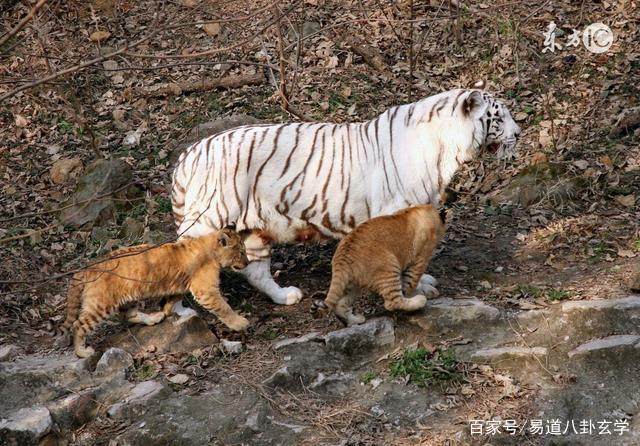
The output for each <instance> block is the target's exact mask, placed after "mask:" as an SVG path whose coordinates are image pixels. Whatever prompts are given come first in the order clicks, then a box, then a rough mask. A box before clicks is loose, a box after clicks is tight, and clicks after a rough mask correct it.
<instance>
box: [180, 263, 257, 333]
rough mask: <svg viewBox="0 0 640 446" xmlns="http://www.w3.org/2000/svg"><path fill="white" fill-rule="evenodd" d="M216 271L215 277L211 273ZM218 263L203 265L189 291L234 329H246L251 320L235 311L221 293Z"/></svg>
mask: <svg viewBox="0 0 640 446" xmlns="http://www.w3.org/2000/svg"><path fill="white" fill-rule="evenodd" d="M213 271H215V273H214V277H211V273H212V272H213ZM218 274H219V268H218V267H217V265H211V266H208V265H203V266H202V267H201V268H200V269H199V270H198V271H196V273H195V274H194V275H193V277H192V278H191V285H190V287H189V291H191V293H192V294H193V297H194V298H195V300H196V302H198V303H199V304H200V305H202V307H203V308H205V309H206V310H208V311H209V312H211V313H213V314H215V315H216V316H217V317H218V319H220V321H222V322H223V323H224V324H225V325H226V326H227V327H229V328H230V329H232V330H234V331H242V330H246V329H247V327H249V321H248V320H247V319H246V318H244V317H242V316H240V315H239V314H238V313H236V312H235V311H233V308H231V307H230V306H229V304H228V303H227V301H226V300H225V298H224V296H222V294H220V288H219V286H220V277H219V275H218Z"/></svg>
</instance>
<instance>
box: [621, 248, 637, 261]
mask: <svg viewBox="0 0 640 446" xmlns="http://www.w3.org/2000/svg"><path fill="white" fill-rule="evenodd" d="M637 255H638V253H636V252H633V251H631V250H630V249H618V257H626V258H627V259H632V258H634V257H635V256H637Z"/></svg>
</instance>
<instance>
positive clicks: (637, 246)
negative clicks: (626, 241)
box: [633, 238, 640, 251]
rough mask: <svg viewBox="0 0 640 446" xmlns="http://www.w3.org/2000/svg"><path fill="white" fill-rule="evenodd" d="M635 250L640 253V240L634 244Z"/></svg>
mask: <svg viewBox="0 0 640 446" xmlns="http://www.w3.org/2000/svg"><path fill="white" fill-rule="evenodd" d="M633 249H635V250H636V251H640V238H639V239H638V240H636V241H635V242H633Z"/></svg>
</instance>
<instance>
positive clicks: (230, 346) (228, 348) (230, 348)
mask: <svg viewBox="0 0 640 446" xmlns="http://www.w3.org/2000/svg"><path fill="white" fill-rule="evenodd" d="M220 344H221V345H222V349H223V350H224V351H225V352H227V353H228V354H230V355H238V354H240V353H242V342H240V341H227V340H226V339H223V340H222V341H220Z"/></svg>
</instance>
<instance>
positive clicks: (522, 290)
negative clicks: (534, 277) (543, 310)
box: [515, 283, 543, 299]
mask: <svg viewBox="0 0 640 446" xmlns="http://www.w3.org/2000/svg"><path fill="white" fill-rule="evenodd" d="M515 292H516V296H517V297H520V298H525V299H526V298H533V299H538V298H539V297H542V294H543V293H542V289H540V288H538V287H537V286H535V285H528V284H522V283H519V284H518V286H517V287H516V290H515Z"/></svg>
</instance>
